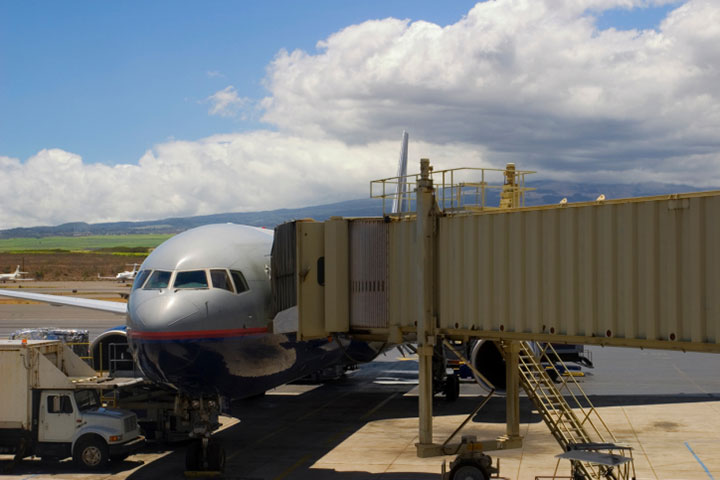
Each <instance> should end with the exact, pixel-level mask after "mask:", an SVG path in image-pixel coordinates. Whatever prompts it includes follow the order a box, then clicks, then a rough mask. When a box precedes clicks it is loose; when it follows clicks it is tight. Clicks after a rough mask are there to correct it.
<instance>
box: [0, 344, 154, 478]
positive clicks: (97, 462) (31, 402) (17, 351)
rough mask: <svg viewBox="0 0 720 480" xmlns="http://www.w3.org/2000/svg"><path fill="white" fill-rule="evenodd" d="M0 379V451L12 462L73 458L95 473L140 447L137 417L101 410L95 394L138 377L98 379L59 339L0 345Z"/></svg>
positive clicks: (140, 438)
mask: <svg viewBox="0 0 720 480" xmlns="http://www.w3.org/2000/svg"><path fill="white" fill-rule="evenodd" d="M0 378H2V379H3V388H2V389H0V405H2V409H1V410H0V452H4V453H14V454H15V458H16V460H20V459H22V458H24V457H28V456H32V455H36V456H40V457H42V458H49V459H58V460H59V459H63V458H67V457H70V456H72V457H73V459H74V460H75V462H76V463H77V464H78V465H80V466H82V467H85V468H87V469H98V468H102V467H103V466H105V465H106V464H107V463H108V462H109V461H110V460H121V459H124V458H125V457H126V456H127V455H129V454H131V453H132V452H134V451H136V450H137V449H139V448H140V447H141V446H142V445H143V444H144V443H145V438H144V437H143V436H142V435H140V430H139V427H138V423H137V416H136V415H135V414H134V413H132V412H129V411H126V410H119V409H111V408H103V407H102V406H101V404H100V399H99V395H98V391H99V389H100V388H111V387H112V386H116V387H120V386H122V384H123V383H126V384H131V383H133V382H135V381H137V379H109V378H107V377H98V376H97V375H96V372H95V371H94V370H93V369H92V368H90V367H89V366H88V365H87V364H86V363H85V362H84V361H83V360H82V359H81V358H80V357H78V356H77V355H75V354H74V353H73V352H72V351H71V350H70V349H69V348H68V347H67V346H66V345H65V344H63V343H62V342H60V341H42V340H29V341H28V340H22V341H17V340H4V341H0ZM111 384H112V385H111Z"/></svg>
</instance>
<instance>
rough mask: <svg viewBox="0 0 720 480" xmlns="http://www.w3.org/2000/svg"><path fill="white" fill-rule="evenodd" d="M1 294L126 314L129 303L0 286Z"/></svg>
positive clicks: (51, 303) (57, 304)
mask: <svg viewBox="0 0 720 480" xmlns="http://www.w3.org/2000/svg"><path fill="white" fill-rule="evenodd" d="M0 296H2V297H11V298H20V299H23V300H34V301H36V302H43V303H49V304H50V305H55V306H63V305H68V306H71V307H79V308H88V309H90V310H100V311H101V312H110V313H117V314H119V315H125V314H126V313H127V304H126V303H121V302H109V301H107V300H93V299H90V298H78V297H63V296H61V295H48V294H46V293H32V292H18V291H16V290H7V289H4V288H0Z"/></svg>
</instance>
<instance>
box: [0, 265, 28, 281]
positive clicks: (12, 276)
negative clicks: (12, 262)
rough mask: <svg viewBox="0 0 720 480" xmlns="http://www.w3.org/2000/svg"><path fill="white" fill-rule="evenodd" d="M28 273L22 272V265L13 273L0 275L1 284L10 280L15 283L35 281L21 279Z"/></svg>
mask: <svg viewBox="0 0 720 480" xmlns="http://www.w3.org/2000/svg"><path fill="white" fill-rule="evenodd" d="M27 273H28V272H21V271H20V265H18V266H17V268H16V269H15V271H14V272H13V273H0V282H3V283H5V282H7V281H8V280H12V281H13V282H22V281H28V280H33V279H32V278H20V275H27Z"/></svg>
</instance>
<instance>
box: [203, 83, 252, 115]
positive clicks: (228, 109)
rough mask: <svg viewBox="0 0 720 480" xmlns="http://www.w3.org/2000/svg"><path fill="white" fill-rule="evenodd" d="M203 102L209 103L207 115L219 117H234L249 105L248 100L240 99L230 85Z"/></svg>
mask: <svg viewBox="0 0 720 480" xmlns="http://www.w3.org/2000/svg"><path fill="white" fill-rule="evenodd" d="M205 101H206V102H208V103H210V110H208V113H209V114H210V115H219V116H221V117H235V116H237V115H238V114H239V113H240V112H242V111H243V109H244V108H245V107H247V106H248V105H249V104H250V103H251V101H250V99H249V98H246V97H240V96H239V95H238V92H237V90H236V89H235V87H233V86H232V85H229V86H227V87H225V88H223V89H222V90H219V91H217V92H215V93H213V94H212V95H210V96H209V97H208V98H206V99H205Z"/></svg>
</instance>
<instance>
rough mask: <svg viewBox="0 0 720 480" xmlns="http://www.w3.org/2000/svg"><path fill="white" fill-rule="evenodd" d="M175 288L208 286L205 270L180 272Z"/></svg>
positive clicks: (176, 277)
mask: <svg viewBox="0 0 720 480" xmlns="http://www.w3.org/2000/svg"><path fill="white" fill-rule="evenodd" d="M173 288H208V280H207V275H206V274H205V270H191V271H189V272H178V273H177V275H176V276H175V283H174V284H173Z"/></svg>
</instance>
